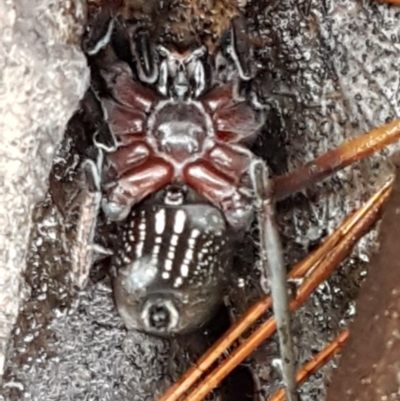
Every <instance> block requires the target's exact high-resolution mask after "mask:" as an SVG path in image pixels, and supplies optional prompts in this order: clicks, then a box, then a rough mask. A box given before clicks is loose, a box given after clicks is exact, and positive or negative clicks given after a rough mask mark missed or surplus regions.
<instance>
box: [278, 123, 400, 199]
mask: <svg viewBox="0 0 400 401" xmlns="http://www.w3.org/2000/svg"><path fill="white" fill-rule="evenodd" d="M399 139H400V119H398V120H395V121H393V122H391V123H389V124H385V125H382V126H381V127H378V128H375V129H373V130H371V131H370V132H368V133H366V134H363V135H360V136H358V137H356V138H353V139H350V140H349V141H347V142H345V143H344V144H343V145H341V146H339V147H338V148H336V149H333V150H331V151H330V152H327V153H325V154H324V155H322V156H320V157H318V158H316V159H315V160H313V161H311V162H310V163H307V164H305V165H304V166H302V167H300V168H298V169H296V170H294V171H292V172H290V173H288V174H285V175H282V176H280V177H277V178H276V179H274V180H273V185H274V197H275V198H276V199H282V198H285V197H286V196H288V195H291V194H293V193H294V192H297V191H299V190H301V189H303V188H305V187H307V186H309V185H310V184H313V183H316V182H318V181H322V180H323V179H325V178H327V177H328V176H330V175H331V174H332V173H334V172H335V171H338V170H341V169H343V168H344V167H347V166H349V165H350V164H352V163H354V162H356V161H359V160H361V159H364V158H365V157H367V156H369V155H371V154H372V153H374V152H376V151H378V150H381V149H383V148H384V147H385V146H387V145H389V144H391V143H393V142H396V141H397V140H399Z"/></svg>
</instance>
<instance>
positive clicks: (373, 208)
mask: <svg viewBox="0 0 400 401" xmlns="http://www.w3.org/2000/svg"><path fill="white" fill-rule="evenodd" d="M392 183H393V180H392V179H390V180H388V181H387V182H386V183H385V185H384V186H383V187H382V188H381V189H380V190H379V191H377V192H376V193H375V194H374V195H373V196H372V197H371V198H370V199H369V200H368V201H367V202H366V204H365V205H364V206H363V207H362V208H360V209H359V210H358V211H356V212H355V213H354V214H353V215H352V216H351V217H349V218H348V219H346V221H345V222H344V223H343V224H342V225H341V227H340V228H339V229H338V230H336V231H335V232H334V233H333V234H332V235H331V236H330V237H328V239H326V240H325V242H324V243H323V245H322V246H321V247H320V248H318V249H317V250H316V251H314V252H313V253H312V254H311V255H309V256H308V257H307V258H306V259H305V260H304V261H302V262H300V263H299V264H297V265H296V266H295V267H294V268H293V269H292V270H291V272H290V273H289V276H288V277H289V278H300V277H302V276H303V275H306V274H309V277H308V278H307V280H306V281H305V282H304V283H303V284H302V286H301V287H300V288H299V291H298V296H297V298H296V299H295V300H293V301H292V303H291V310H295V309H297V308H298V307H299V306H300V305H301V304H302V303H303V302H304V301H305V300H306V299H307V297H308V295H309V294H310V293H311V292H312V291H313V290H314V289H315V288H316V287H317V286H318V285H319V284H320V283H321V282H322V281H324V280H325V279H326V278H327V277H328V276H329V274H330V273H331V271H332V270H333V269H334V267H335V266H336V265H337V264H338V263H340V262H341V260H342V259H343V258H344V257H345V255H346V254H347V253H348V252H349V250H350V249H351V247H352V246H353V245H354V243H355V242H356V241H357V240H358V239H359V238H360V237H361V236H362V235H363V233H364V232H365V231H367V230H368V229H369V228H370V226H371V225H372V224H373V223H374V222H375V221H376V220H377V218H378V213H379V210H380V208H381V206H382V205H383V204H384V202H385V201H386V200H387V198H388V196H389V193H390V190H391V186H392ZM329 251H331V252H330V253H329ZM335 263H336V264H335ZM317 266H318V267H317ZM271 305H272V302H271V299H270V298H269V297H266V298H264V299H262V300H260V301H259V302H257V303H256V304H255V305H254V306H253V307H251V308H250V309H249V311H248V312H247V313H246V314H245V315H244V316H243V317H242V318H241V319H239V320H238V321H237V322H236V324H235V325H233V326H232V327H231V328H230V329H229V330H228V332H227V333H226V334H225V335H224V336H223V337H222V338H221V339H220V340H218V341H217V342H216V343H215V344H214V345H213V346H212V347H211V348H210V349H209V351H208V352H207V353H206V354H205V355H204V356H202V357H201V358H200V359H199V360H198V362H197V363H196V365H195V366H193V367H192V368H191V369H189V370H188V371H187V373H186V374H185V375H184V376H183V377H182V379H181V380H180V381H179V382H178V383H176V384H175V385H174V386H172V387H171V388H170V389H169V390H168V391H167V392H166V394H165V395H164V396H163V397H162V398H160V400H159V401H177V400H179V399H180V398H181V397H182V396H183V395H184V394H185V393H186V392H187V391H188V390H189V389H190V388H191V386H192V385H193V384H194V383H195V382H196V381H197V380H198V379H199V378H200V377H201V376H203V374H204V372H206V371H207V369H209V368H210V367H211V366H212V364H213V363H214V362H215V361H216V360H217V359H218V358H219V357H220V356H221V355H222V354H223V352H225V350H226V349H227V348H229V347H230V346H231V345H232V344H233V343H234V342H235V341H236V340H237V339H238V338H239V337H240V336H241V335H242V334H243V333H244V332H245V331H246V330H247V329H248V328H249V327H250V326H251V325H252V324H253V323H254V322H255V321H256V320H258V319H259V318H260V317H261V316H262V315H263V314H264V313H265V312H266V311H267V310H268V309H269V308H270V307H271ZM274 330H275V321H274V319H273V318H271V319H269V320H267V321H266V322H265V323H264V324H262V325H261V326H260V327H259V328H258V330H257V331H256V332H254V333H253V334H252V335H251V336H250V337H249V338H248V339H247V341H246V342H245V343H244V344H242V345H241V346H240V347H239V348H237V349H236V350H235V351H234V352H233V353H232V354H231V355H230V357H229V358H228V359H227V360H225V361H224V362H223V363H222V364H221V365H220V366H218V367H217V368H216V369H215V371H213V372H212V373H210V374H209V375H208V376H207V377H206V378H205V380H204V381H203V382H202V384H200V385H199V386H198V387H197V388H196V389H195V390H194V391H193V392H192V393H190V395H189V397H188V398H187V401H189V400H190V401H194V400H201V399H202V398H203V397H204V396H205V395H206V394H207V393H208V392H209V391H211V390H212V389H213V388H214V387H215V386H216V385H218V383H219V382H220V381H221V380H222V379H223V378H224V377H225V376H226V375H227V374H228V373H229V372H230V371H231V370H233V369H234V368H235V367H236V366H237V365H238V364H239V363H240V362H242V361H243V359H245V358H246V357H247V356H248V355H249V354H250V353H251V352H252V351H253V350H254V349H255V348H256V347H257V346H258V345H259V344H261V342H262V341H264V339H266V338H267V337H268V336H269V335H271V334H272V333H273V332H274Z"/></svg>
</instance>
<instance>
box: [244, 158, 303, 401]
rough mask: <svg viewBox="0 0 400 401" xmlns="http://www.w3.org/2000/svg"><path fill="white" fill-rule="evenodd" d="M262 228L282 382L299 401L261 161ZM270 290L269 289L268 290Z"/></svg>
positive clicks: (254, 172)
mask: <svg viewBox="0 0 400 401" xmlns="http://www.w3.org/2000/svg"><path fill="white" fill-rule="evenodd" d="M250 176H251V179H252V183H253V187H254V192H255V198H256V207H257V209H258V210H257V217H258V225H259V230H260V248H261V249H260V254H261V262H262V266H263V272H264V276H265V277H268V279H269V281H270V286H269V287H270V291H271V295H272V303H273V306H272V307H273V311H274V315H275V318H276V324H277V332H278V335H279V345H280V356H281V369H282V372H281V373H282V379H283V383H284V386H285V388H286V399H287V400H288V401H296V400H298V395H297V391H296V388H297V384H296V373H295V372H296V371H295V355H294V351H293V342H292V335H291V331H290V314H289V299H288V291H287V284H286V268H285V265H284V262H283V252H282V246H281V242H280V238H279V232H278V227H277V224H276V222H275V210H274V204H273V202H272V197H271V191H270V182H269V179H268V171H267V167H266V165H265V164H264V162H263V161H261V160H256V161H254V162H253V163H252V164H251V166H250ZM264 290H266V289H264Z"/></svg>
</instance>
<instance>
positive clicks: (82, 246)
mask: <svg viewBox="0 0 400 401" xmlns="http://www.w3.org/2000/svg"><path fill="white" fill-rule="evenodd" d="M102 159H103V153H102V151H101V150H99V151H98V157H97V161H96V162H95V161H93V160H90V159H88V160H85V161H84V162H83V164H82V176H83V179H82V181H83V190H82V193H81V195H80V200H79V202H78V204H79V211H78V215H79V218H78V221H77V223H76V227H75V231H76V238H75V243H74V246H73V247H72V249H71V261H72V273H71V276H72V280H73V282H74V283H75V284H76V285H77V286H78V288H83V287H84V286H85V285H86V283H87V280H88V278H89V272H90V267H91V266H92V262H93V259H94V249H95V248H94V246H93V240H94V234H95V229H96V223H97V215H98V213H99V210H100V204H101V191H100V166H101V164H102Z"/></svg>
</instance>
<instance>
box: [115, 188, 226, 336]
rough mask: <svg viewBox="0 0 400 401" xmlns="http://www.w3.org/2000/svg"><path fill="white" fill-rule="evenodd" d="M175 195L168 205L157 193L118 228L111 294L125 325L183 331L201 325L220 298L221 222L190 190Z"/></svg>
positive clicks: (223, 266)
mask: <svg viewBox="0 0 400 401" xmlns="http://www.w3.org/2000/svg"><path fill="white" fill-rule="evenodd" d="M165 191H167V190H164V192H165ZM164 195H165V194H164ZM167 195H168V194H167ZM179 199H180V201H178V202H175V203H177V204H171V202H167V201H166V198H165V197H163V196H160V195H159V194H158V195H157V196H156V197H155V198H154V199H152V200H150V201H149V202H146V203H144V204H143V205H141V206H139V207H138V208H136V209H135V210H134V211H133V212H132V214H131V215H130V216H129V217H128V218H127V220H126V221H125V222H124V223H123V224H122V225H121V227H120V237H119V240H118V242H119V246H118V249H117V250H116V253H115V258H114V260H113V266H114V267H115V268H116V271H117V276H116V279H115V293H116V300H117V305H118V308H119V311H120V314H121V316H122V317H123V319H124V321H125V323H126V325H127V327H128V328H134V329H141V330H145V331H148V332H153V333H156V334H164V335H167V334H172V333H180V332H186V331H189V330H191V329H194V328H196V327H198V326H200V325H201V324H203V323H205V322H206V321H207V320H208V318H209V317H210V315H211V314H212V313H213V311H214V310H215V308H216V307H217V305H218V303H219V302H220V300H221V296H222V294H221V290H222V288H223V286H224V283H225V282H226V280H227V274H228V271H229V269H230V267H231V251H232V246H231V242H230V240H229V235H228V229H227V226H226V222H225V220H224V218H223V216H222V213H221V212H220V211H219V210H218V209H217V208H215V207H213V206H211V205H209V204H207V203H204V202H203V203H198V202H197V199H193V197H192V193H190V194H189V195H188V194H187V193H185V195H184V196H182V197H180V198H179Z"/></svg>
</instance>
